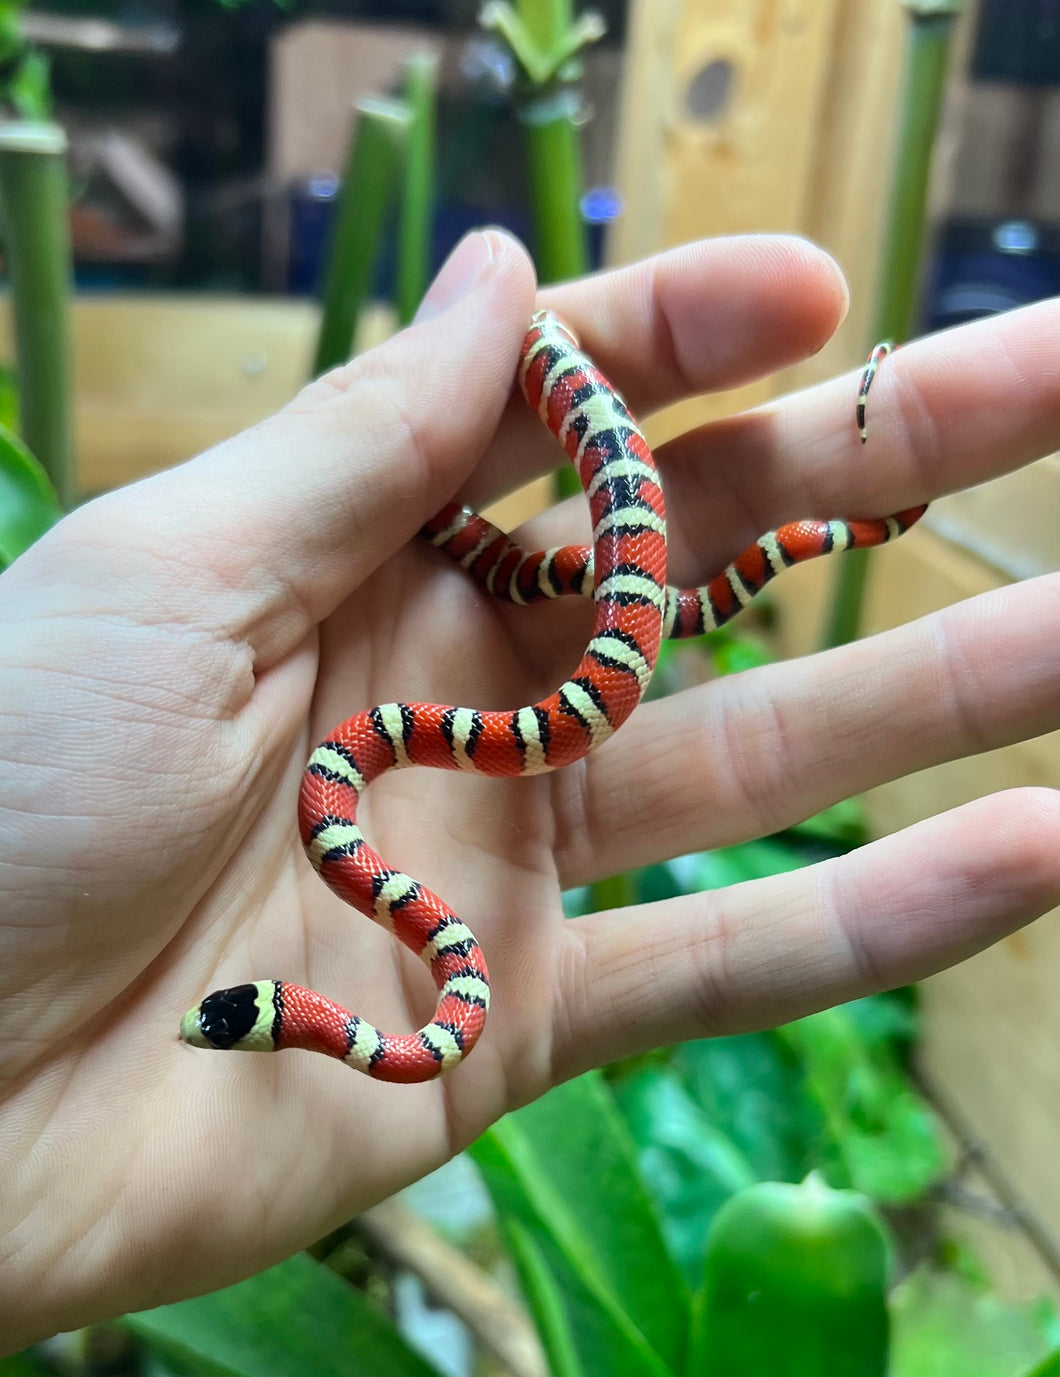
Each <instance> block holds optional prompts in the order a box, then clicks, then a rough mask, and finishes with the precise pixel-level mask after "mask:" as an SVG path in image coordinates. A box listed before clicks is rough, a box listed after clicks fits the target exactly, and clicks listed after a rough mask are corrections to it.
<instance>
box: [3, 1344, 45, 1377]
mask: <svg viewBox="0 0 1060 1377" xmlns="http://www.w3.org/2000/svg"><path fill="white" fill-rule="evenodd" d="M53 1371H54V1369H53V1368H50V1367H47V1368H46V1367H42V1366H41V1365H40V1364H39V1363H38V1362H37V1361H36V1359H35V1358H34V1357H33V1354H32V1353H31V1352H30V1351H28V1350H27V1351H26V1352H25V1353H12V1354H11V1356H10V1357H9V1358H0V1377H45V1374H46V1373H51V1372H53Z"/></svg>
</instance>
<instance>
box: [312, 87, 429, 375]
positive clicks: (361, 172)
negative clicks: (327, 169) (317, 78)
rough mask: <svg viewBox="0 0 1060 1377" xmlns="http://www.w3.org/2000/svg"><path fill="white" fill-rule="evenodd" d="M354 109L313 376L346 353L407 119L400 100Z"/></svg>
mask: <svg viewBox="0 0 1060 1377" xmlns="http://www.w3.org/2000/svg"><path fill="white" fill-rule="evenodd" d="M354 112H355V123H354V126H353V131H352V134H351V138H350V146H349V154H348V157H347V164H346V176H345V178H344V180H343V184H342V190H341V192H340V193H339V202H338V205H337V206H336V209H335V224H334V228H333V230H332V235H331V243H330V245H329V249H328V262H327V270H326V273H325V277H324V291H323V314H322V316H321V321H320V334H319V336H318V338H317V348H316V356H315V358H314V360H313V375H314V377H316V376H319V374H321V373H323V372H325V371H326V370H327V369H329V368H334V367H335V366H336V365H337V364H340V363H345V362H346V360H347V359H348V358H349V356H350V352H351V350H352V348H353V339H354V332H355V330H356V328H357V317H358V315H359V314H360V311H361V307H362V306H363V304H364V301H365V299H366V298H367V296H368V293H369V291H370V290H371V286H372V272H373V270H374V268H375V264H376V259H377V258H378V255H379V245H380V243H381V241H382V237H383V229H384V226H385V223H386V213H387V210H388V208H389V206H390V201H391V195H392V192H393V190H394V187H395V185H396V183H397V174H398V171H399V169H400V167H401V163H402V159H403V155H404V152H405V147H406V142H407V137H408V129H409V124H410V121H411V117H410V115H409V112H408V109H407V108H406V107H405V105H404V104H403V103H402V102H400V101H393V100H379V99H365V100H361V101H358V102H357V104H356V106H355V107H354Z"/></svg>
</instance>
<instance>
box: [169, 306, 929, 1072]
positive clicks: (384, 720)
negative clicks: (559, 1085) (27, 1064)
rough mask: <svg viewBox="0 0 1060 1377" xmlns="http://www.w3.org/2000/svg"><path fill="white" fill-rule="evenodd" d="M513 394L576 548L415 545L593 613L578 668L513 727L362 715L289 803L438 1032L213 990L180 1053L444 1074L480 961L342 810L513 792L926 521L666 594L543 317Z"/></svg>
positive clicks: (470, 522) (837, 541)
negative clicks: (286, 1054) (789, 586)
mask: <svg viewBox="0 0 1060 1377" xmlns="http://www.w3.org/2000/svg"><path fill="white" fill-rule="evenodd" d="M884 352H885V350H884ZM882 356H883V353H882V352H881V349H880V348H877V349H876V350H874V351H873V354H872V357H871V359H870V363H869V367H868V368H867V369H866V371H865V374H864V375H863V377H862V384H861V390H860V391H859V394H858V418H857V419H858V425H859V430H860V432H861V434H862V438H863V439H864V403H865V398H866V396H867V394H868V388H869V385H870V384H871V381H872V376H873V374H874V373H875V369H876V365H877V364H878V362H879V360H880V358H882ZM518 382H519V386H520V388H521V390H522V393H523V395H524V397H525V398H526V401H527V402H528V403H529V405H530V407H531V408H532V409H533V410H534V411H535V412H536V413H537V414H538V416H539V417H540V418H541V420H542V421H543V422H544V424H545V425H546V426H547V427H548V429H549V430H550V431H551V432H552V434H553V435H554V436H555V437H556V439H557V440H558V441H559V443H560V444H561V445H562V446H563V448H564V450H565V451H566V453H567V456H568V457H569V458H570V460H571V461H572V463H573V464H574V465H575V467H576V468H577V470H578V474H579V477H580V480H581V484H582V487H583V488H584V490H585V493H586V496H587V498H588V502H589V508H590V514H591V518H592V526H593V544H592V548H591V549H590V548H587V547H581V546H566V547H563V548H559V549H552V550H547V551H534V552H531V551H527V550H524V549H522V548H521V547H520V546H518V545H516V544H515V543H514V542H513V541H511V540H510V539H509V538H508V536H507V535H506V534H505V533H504V532H503V531H501V530H499V529H498V528H497V527H496V526H494V525H492V524H491V523H490V522H488V521H487V520H486V519H485V518H484V517H481V516H479V515H478V514H477V513H476V512H474V511H472V510H471V509H470V508H467V507H461V506H459V505H457V504H456V503H450V504H449V505H448V506H446V507H444V508H443V509H442V511H440V512H439V513H438V514H437V515H436V516H435V517H434V518H433V519H432V520H430V521H429V522H428V523H427V524H426V526H425V527H424V528H423V532H422V534H423V535H424V536H425V537H426V539H428V540H429V541H430V542H431V543H432V544H434V545H435V546H437V547H438V548H439V549H441V550H444V551H445V552H446V553H447V554H448V555H449V556H450V557H451V558H453V559H454V560H455V561H456V562H457V563H458V564H459V565H460V566H461V567H462V568H463V569H465V570H466V571H467V572H468V573H469V574H470V575H471V576H472V577H473V578H474V579H476V580H477V581H478V582H479V583H480V584H481V585H482V586H483V587H484V588H485V589H487V590H488V591H489V592H490V593H491V594H492V595H493V596H495V597H498V598H501V599H505V600H507V601H509V602H514V603H533V602H538V601H541V600H543V599H547V598H555V597H562V596H565V595H568V594H569V595H575V596H590V595H591V597H592V599H593V604H594V620H593V628H592V636H591V639H590V640H589V643H588V645H587V646H586V649H585V653H584V655H583V656H582V659H581V662H580V663H579V665H578V667H577V669H576V670H575V671H574V673H573V674H572V676H571V677H570V678H569V679H568V680H567V681H566V682H565V683H564V684H562V685H561V686H560V687H559V688H558V689H557V690H556V692H555V693H553V694H552V695H551V696H550V697H548V698H546V699H544V700H543V701H542V702H539V703H534V704H532V705H531V706H530V707H523V708H518V709H516V710H515V711H490V712H485V711H478V710H476V709H473V708H460V707H449V706H444V705H439V704H433V703H384V704H382V705H381V706H379V707H375V708H372V709H371V710H370V711H368V712H361V713H358V714H357V715H356V716H355V717H351V718H349V719H348V720H347V721H345V722H343V723H341V725H339V726H338V727H336V728H335V729H334V731H333V732H332V733H331V735H330V736H329V737H328V739H327V740H326V741H324V742H323V743H322V744H321V745H320V746H318V747H317V749H316V750H315V751H314V752H313V754H312V756H311V757H310V760H309V764H308V766H307V768H306V771H305V774H304V776H303V780H302V787H301V794H300V799H299V809H298V816H299V826H300V832H301V838H302V842H303V844H304V846H305V849H306V854H307V855H308V857H309V861H310V863H311V865H312V866H313V868H314V869H315V870H316V871H317V873H318V874H319V875H320V877H321V878H322V879H323V880H324V881H325V883H326V884H328V885H329V886H330V887H331V889H332V890H333V891H334V892H335V893H336V894H338V895H339V896H340V897H341V898H342V899H344V900H345V901H346V902H347V903H349V904H351V905H352V906H353V907H354V908H356V909H358V910H359V911H360V912H361V913H363V914H365V915H366V916H367V917H369V918H372V919H374V920H375V921H376V922H377V923H380V924H381V925H382V926H383V927H384V928H385V929H386V930H387V931H388V932H391V933H392V934H393V935H394V936H395V937H396V938H397V939H398V940H399V941H400V942H403V943H404V944H405V946H407V947H408V948H409V949H410V950H412V951H413V952H415V953H416V955H417V956H419V957H420V958H421V959H422V960H423V961H424V962H425V963H426V964H427V966H428V967H429V969H430V971H431V975H432V976H433V978H434V982H435V985H436V987H437V989H438V992H439V998H438V1005H437V1008H436V1009H435V1013H434V1017H433V1018H432V1019H431V1021H430V1022H429V1023H427V1024H426V1025H425V1026H424V1027H422V1028H421V1029H419V1031H418V1032H415V1033H404V1034H394V1033H384V1032H381V1031H380V1030H379V1029H378V1028H376V1027H374V1026H373V1025H372V1024H371V1023H369V1022H368V1021H367V1020H366V1019H363V1018H360V1017H358V1016H357V1015H355V1014H351V1013H349V1012H348V1011H347V1010H346V1009H344V1008H342V1007H341V1006H340V1005H338V1004H336V1003H334V1002H333V1001H332V1000H330V999H328V998H326V997H325V996H324V995H321V994H317V993H316V992H315V991H313V990H307V989H304V988H302V987H301V986H299V985H293V984H291V983H289V982H288V981H285V980H259V981H256V982H253V983H250V984H244V985H238V986H234V987H232V988H229V989H224V990H218V991H216V992H215V993H213V994H211V995H208V996H207V997H206V998H205V999H204V1000H203V1001H202V1002H201V1003H200V1004H198V1005H196V1007H195V1008H194V1009H191V1010H189V1012H188V1013H187V1014H185V1016H184V1019H183V1021H182V1023H181V1029H180V1036H181V1038H182V1040H183V1041H185V1042H187V1043H191V1044H192V1045H193V1046H196V1047H210V1048H217V1049H232V1050H237V1051H256V1052H272V1051H281V1050H283V1049H286V1048H303V1049H305V1050H308V1051H312V1052H320V1053H323V1054H325V1055H326V1056H330V1057H336V1058H338V1059H339V1060H341V1061H344V1062H345V1063H346V1064H347V1065H348V1066H352V1067H354V1068H355V1069H356V1070H358V1071H362V1072H365V1073H366V1074H367V1075H369V1076H372V1077H373V1078H374V1079H376V1080H383V1081H396V1082H401V1083H405V1084H411V1083H415V1082H420V1081H427V1080H431V1079H433V1078H434V1077H435V1076H437V1075H439V1074H440V1073H441V1072H444V1071H448V1070H450V1069H451V1068H453V1067H454V1066H456V1065H457V1064H458V1063H459V1062H460V1061H462V1060H463V1059H464V1057H466V1056H467V1055H468V1053H469V1052H470V1051H471V1050H472V1048H473V1047H474V1046H475V1043H476V1042H477V1041H478V1039H479V1037H480V1036H481V1034H482V1030H483V1027H484V1026H485V1022H486V1014H487V1011H488V1009H489V1002H490V984H489V974H488V971H487V969H486V962H485V959H484V957H483V954H482V949H481V948H480V946H479V944H478V942H477V941H476V940H475V937H474V935H473V933H472V932H471V930H470V928H468V927H467V925H466V924H465V923H463V922H462V921H461V919H460V918H459V916H458V915H457V914H456V913H454V912H453V910H452V909H451V908H450V907H449V906H448V905H447V904H446V903H445V902H444V901H443V900H442V899H440V898H439V897H438V896H437V895H436V894H434V893H432V892H431V890H429V889H428V888H427V887H426V885H423V884H421V883H420V882H419V881H417V880H414V879H413V878H412V877H411V876H409V875H406V874H403V873H402V872H401V871H399V870H394V869H392V868H391V867H390V866H388V865H387V864H386V862H385V861H384V860H382V858H381V857H380V856H378V855H377V854H376V852H375V851H373V850H372V848H371V847H370V846H369V845H368V843H367V842H366V841H365V838H364V836H363V835H362V833H361V830H360V828H359V827H358V826H357V806H358V802H359V800H360V797H361V795H362V794H363V792H364V790H365V789H366V788H367V787H368V785H369V784H371V782H372V781H373V780H374V779H378V778H379V776H380V775H382V774H385V773H386V772H387V771H389V770H394V769H404V768H407V767H408V766H412V765H427V766H432V767H434V768H435V769H442V770H464V771H468V772H470V773H473V774H480V775H489V776H493V777H511V776H515V775H538V774H543V773H545V772H546V771H549V770H556V769H561V768H562V767H563V766H565V765H570V764H572V763H573V762H574V761H577V760H581V759H582V758H583V757H584V756H586V755H588V753H589V752H590V751H592V750H595V749H596V748H597V747H598V746H600V745H602V744H603V742H605V741H606V740H607V739H608V738H609V737H610V736H612V735H613V734H614V733H615V732H616V731H618V729H619V728H620V727H621V726H622V724H623V723H624V722H625V721H626V719H627V718H628V717H629V715H630V713H631V712H632V711H633V709H634V708H635V707H636V706H637V704H638V703H639V701H640V699H641V697H642V695H643V694H644V691H645V689H646V688H647V686H648V683H649V681H650V680H651V677H652V672H653V670H654V668H655V662H656V659H657V657H658V653H659V645H660V641H661V640H662V639H663V638H666V637H674V638H677V637H684V636H696V635H700V634H702V633H703V632H704V631H710V630H713V629H714V628H716V627H719V626H721V625H723V624H724V623H725V622H726V621H728V620H729V619H730V618H731V617H733V616H735V615H736V614H737V613H738V612H740V611H741V610H742V609H743V608H744V607H746V606H747V604H748V603H749V602H751V600H752V599H753V598H754V597H755V596H756V594H757V593H758V592H760V590H761V589H762V588H763V587H764V586H765V585H766V584H767V583H768V582H769V580H770V579H772V578H773V577H774V576H775V575H776V574H779V573H780V572H781V571H782V570H783V569H785V568H787V567H789V566H790V565H793V564H799V563H802V562H803V561H805V560H808V559H813V558H815V557H816V556H818V555H823V554H828V553H829V552H831V551H840V550H849V549H853V548H865V547H868V546H872V545H882V544H884V543H885V542H886V541H888V540H891V539H893V538H894V537H895V536H898V535H900V534H901V533H902V532H903V531H905V530H907V529H908V528H909V527H910V526H911V525H912V524H913V523H914V522H915V521H917V520H918V519H919V517H920V516H921V515H922V513H923V511H924V510H925V508H924V507H914V508H912V509H910V510H908V511H904V512H900V513H898V514H897V515H895V516H890V517H885V518H881V519H873V520H865V521H849V522H848V521H795V522H791V523H789V524H787V525H784V526H781V527H780V528H779V529H777V530H775V531H771V532H769V533H768V534H767V535H764V536H762V537H761V538H760V539H759V540H757V541H756V542H755V543H754V545H752V546H750V547H749V548H748V549H747V550H745V551H744V553H743V554H741V555H740V556H739V558H737V559H736V560H735V561H734V562H733V563H732V564H730V565H729V566H728V568H726V569H725V570H724V571H723V572H722V573H720V574H719V575H718V576H717V577H716V578H715V579H713V580H712V581H711V582H710V583H708V584H706V585H705V586H704V587H702V588H692V589H676V588H670V587H667V584H666V516H665V505H664V501H663V492H662V487H661V485H660V482H659V477H658V474H657V472H656V468H655V462H654V460H653V458H652V455H651V451H650V450H649V448H648V445H647V443H646V441H645V439H644V436H643V435H642V434H641V432H640V430H639V429H638V427H637V423H636V422H635V420H634V419H633V417H632V416H631V414H630V412H629V409H628V408H627V407H626V404H625V403H624V401H623V400H622V398H621V397H620V396H619V394H618V392H617V391H616V390H615V389H614V388H613V387H612V386H611V385H610V383H609V382H608V381H607V379H606V378H605V377H604V376H603V374H602V373H601V372H600V370H599V369H598V368H597V367H596V365H595V364H594V363H593V362H592V360H591V359H590V358H589V357H588V356H587V355H586V354H585V353H583V352H582V351H581V349H580V347H579V345H578V342H577V340H576V339H575V337H574V335H573V334H572V333H571V331H570V330H569V329H568V328H567V327H566V326H565V325H564V324H563V323H562V322H561V321H559V320H558V319H557V318H556V317H555V316H554V315H552V314H551V313H549V312H545V311H542V312H538V313H537V314H536V315H535V316H534V318H533V320H532V322H531V325H530V328H529V331H528V332H527V334H526V337H525V339H524V340H523V345H522V350H521V355H520V362H519V369H518Z"/></svg>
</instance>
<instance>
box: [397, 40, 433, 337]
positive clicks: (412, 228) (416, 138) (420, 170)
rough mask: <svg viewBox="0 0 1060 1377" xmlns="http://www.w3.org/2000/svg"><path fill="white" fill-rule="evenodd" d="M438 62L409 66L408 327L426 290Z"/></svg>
mask: <svg viewBox="0 0 1060 1377" xmlns="http://www.w3.org/2000/svg"><path fill="white" fill-rule="evenodd" d="M437 86H438V59H437V58H436V57H435V56H434V54H433V53H417V54H416V55H415V56H414V57H411V58H410V59H409V61H408V62H407V63H406V65H405V91H404V99H405V104H406V105H407V106H408V109H409V114H410V124H409V131H408V151H407V153H406V157H405V184H404V188H403V192H402V197H401V218H400V222H399V225H398V256H397V291H396V296H397V308H398V320H399V321H400V322H401V324H402V325H407V324H408V323H409V321H410V320H411V319H412V317H413V316H414V315H415V314H416V308H417V307H418V306H419V304H420V302H421V301H422V300H423V296H424V293H425V292H426V290H427V277H428V273H429V271H430V257H431V232H432V229H433V218H434V130H435V104H436V92H437Z"/></svg>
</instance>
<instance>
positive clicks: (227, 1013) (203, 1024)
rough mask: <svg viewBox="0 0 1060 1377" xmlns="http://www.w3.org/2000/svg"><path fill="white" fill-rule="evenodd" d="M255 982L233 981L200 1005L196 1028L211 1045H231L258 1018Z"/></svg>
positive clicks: (220, 1046) (227, 1046)
mask: <svg viewBox="0 0 1060 1377" xmlns="http://www.w3.org/2000/svg"><path fill="white" fill-rule="evenodd" d="M257 1001H258V987H257V985H235V986H233V987H232V989H230V990H217V991H215V992H214V993H213V994H211V995H207V996H206V998H205V999H204V1000H203V1001H202V1003H201V1004H200V1005H199V1011H198V1013H199V1017H198V1025H199V1032H200V1033H201V1034H202V1036H203V1037H204V1038H205V1039H206V1041H207V1042H208V1043H209V1044H210V1046H211V1047H218V1048H222V1049H223V1048H229V1047H232V1046H234V1045H235V1044H236V1043H237V1042H239V1041H240V1040H241V1039H242V1038H245V1037H246V1035H247V1034H248V1033H249V1032H250V1031H251V1029H252V1028H253V1027H254V1025H255V1024H256V1023H257V1021H258V1015H259V1009H258V1002H257Z"/></svg>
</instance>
